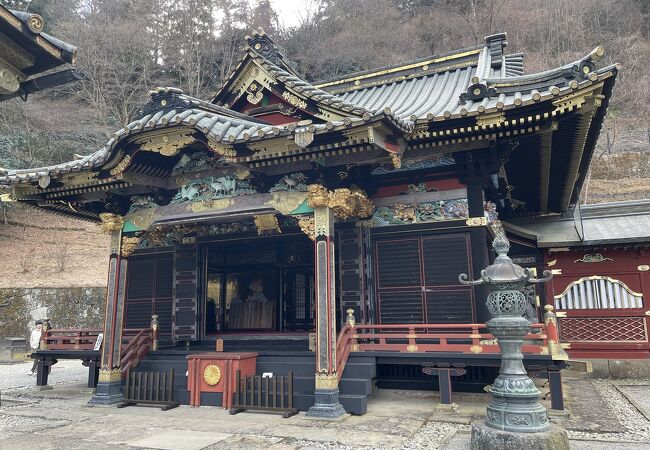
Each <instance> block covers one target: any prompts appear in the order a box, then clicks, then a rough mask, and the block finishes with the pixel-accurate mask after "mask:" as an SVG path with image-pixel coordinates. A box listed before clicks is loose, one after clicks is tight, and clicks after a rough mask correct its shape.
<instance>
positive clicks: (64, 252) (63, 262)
mask: <svg viewBox="0 0 650 450" xmlns="http://www.w3.org/2000/svg"><path fill="white" fill-rule="evenodd" d="M68 250H69V244H68V243H67V242H65V241H60V242H57V244H56V245H55V246H54V251H53V253H52V259H53V260H54V263H55V264H56V269H57V272H65V269H66V266H67V263H68Z"/></svg>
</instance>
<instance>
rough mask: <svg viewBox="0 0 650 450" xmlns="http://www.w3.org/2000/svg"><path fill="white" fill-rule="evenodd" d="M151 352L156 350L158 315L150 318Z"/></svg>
mask: <svg viewBox="0 0 650 450" xmlns="http://www.w3.org/2000/svg"><path fill="white" fill-rule="evenodd" d="M151 339H152V342H151V351H154V352H155V351H157V350H158V314H154V315H152V316H151Z"/></svg>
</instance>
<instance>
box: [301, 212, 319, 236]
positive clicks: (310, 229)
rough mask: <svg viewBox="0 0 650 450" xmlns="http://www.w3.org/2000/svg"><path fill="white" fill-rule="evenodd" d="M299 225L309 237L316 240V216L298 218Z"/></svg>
mask: <svg viewBox="0 0 650 450" xmlns="http://www.w3.org/2000/svg"><path fill="white" fill-rule="evenodd" d="M298 226H299V227H300V229H301V230H302V232H303V233H305V234H306V235H307V237H309V239H311V240H312V241H315V240H316V220H315V219H314V217H313V216H312V217H303V218H301V219H298Z"/></svg>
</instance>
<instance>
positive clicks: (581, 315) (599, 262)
mask: <svg viewBox="0 0 650 450" xmlns="http://www.w3.org/2000/svg"><path fill="white" fill-rule="evenodd" d="M510 224H511V226H510V231H511V233H512V234H514V235H517V236H518V237H525V238H529V239H531V240H533V241H534V242H535V244H536V246H537V247H538V248H540V249H542V250H543V266H544V268H547V269H550V270H552V271H553V273H554V274H555V276H554V277H553V282H552V283H549V284H548V286H547V289H546V302H547V303H548V304H551V305H553V306H554V307H555V309H556V311H557V314H558V317H559V322H560V338H561V340H562V342H565V343H568V344H569V345H570V348H568V349H567V352H568V353H569V355H570V356H571V357H573V358H616V359H630V358H643V359H647V358H648V357H649V356H650V341H649V338H648V325H649V321H650V200H643V201H628V202H617V203H606V204H599V205H587V206H582V207H580V208H579V209H575V210H574V214H572V215H568V216H554V217H546V218H536V219H534V220H528V219H525V220H512V221H511V222H510Z"/></svg>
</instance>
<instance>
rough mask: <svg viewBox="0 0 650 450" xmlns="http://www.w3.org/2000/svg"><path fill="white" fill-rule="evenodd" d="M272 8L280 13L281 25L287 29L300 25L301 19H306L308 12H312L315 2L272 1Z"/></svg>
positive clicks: (304, 0)
mask: <svg viewBox="0 0 650 450" xmlns="http://www.w3.org/2000/svg"><path fill="white" fill-rule="evenodd" d="M270 1H271V6H273V9H275V10H276V11H277V13H278V18H279V20H280V24H281V25H283V26H285V27H293V26H296V25H298V24H299V23H300V18H301V17H304V16H305V15H306V13H307V11H310V10H312V9H313V8H314V7H315V6H314V3H315V2H314V1H312V0H270Z"/></svg>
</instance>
